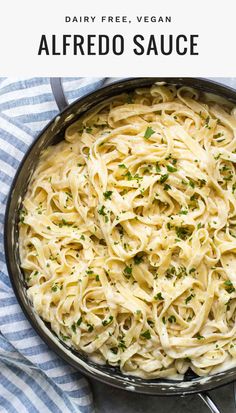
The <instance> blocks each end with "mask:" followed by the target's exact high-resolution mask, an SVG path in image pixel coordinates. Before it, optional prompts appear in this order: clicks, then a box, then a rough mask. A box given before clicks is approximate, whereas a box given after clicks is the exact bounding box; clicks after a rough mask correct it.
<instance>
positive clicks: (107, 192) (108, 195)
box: [103, 191, 113, 199]
mask: <svg viewBox="0 0 236 413" xmlns="http://www.w3.org/2000/svg"><path fill="white" fill-rule="evenodd" d="M112 193H113V191H106V192H103V196H104V198H105V199H111V196H112Z"/></svg>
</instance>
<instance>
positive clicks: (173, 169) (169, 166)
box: [166, 165, 177, 172]
mask: <svg viewBox="0 0 236 413" xmlns="http://www.w3.org/2000/svg"><path fill="white" fill-rule="evenodd" d="M166 169H167V171H168V172H176V171H177V168H175V167H174V166H172V165H167V167H166Z"/></svg>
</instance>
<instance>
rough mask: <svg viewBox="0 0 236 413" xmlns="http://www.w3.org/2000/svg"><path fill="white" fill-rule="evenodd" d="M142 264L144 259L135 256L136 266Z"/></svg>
mask: <svg viewBox="0 0 236 413" xmlns="http://www.w3.org/2000/svg"><path fill="white" fill-rule="evenodd" d="M141 262H143V257H142V256H141V255H135V256H134V263H135V264H136V265H139V264H140V263H141Z"/></svg>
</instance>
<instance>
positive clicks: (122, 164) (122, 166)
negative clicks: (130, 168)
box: [118, 163, 127, 169]
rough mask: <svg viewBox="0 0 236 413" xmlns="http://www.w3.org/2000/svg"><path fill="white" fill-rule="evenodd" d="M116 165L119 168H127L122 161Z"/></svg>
mask: <svg viewBox="0 0 236 413" xmlns="http://www.w3.org/2000/svg"><path fill="white" fill-rule="evenodd" d="M118 166H119V168H123V169H127V166H126V165H125V164H124V163H120V164H119V165H118Z"/></svg>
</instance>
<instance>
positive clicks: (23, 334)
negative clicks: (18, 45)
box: [0, 78, 104, 413]
mask: <svg viewBox="0 0 236 413" xmlns="http://www.w3.org/2000/svg"><path fill="white" fill-rule="evenodd" d="M103 82H104V79H103V78H90V79H88V78H65V79H64V80H63V85H64V88H65V91H66V95H67V97H68V100H69V102H71V101H73V100H74V99H75V98H78V97H79V96H81V95H83V94H85V93H87V92H89V91H91V90H94V89H96V88H97V87H99V86H100V85H102V83H103ZM57 113H58V109H57V106H56V103H55V101H54V98H53V96H52V93H51V89H50V84H49V79H48V78H33V79H24V80H23V79H21V80H19V79H7V78H4V79H0V412H10V413H19V412H20V413H26V412H27V413H28V412H30V413H49V412H53V413H60V412H63V413H69V412H70V413H75V412H76V413H78V412H82V413H91V412H93V411H94V410H93V404H92V396H91V393H90V389H89V386H88V383H87V381H86V380H85V379H84V378H83V377H82V376H81V375H80V373H78V372H76V371H75V370H74V369H73V368H72V367H70V366H69V365H67V364H66V363H65V362H63V361H62V360H61V359H60V358H58V357H57V356H56V354H54V353H53V352H52V351H50V350H49V349H48V347H47V345H46V344H44V342H43V341H42V340H41V339H40V337H39V336H38V335H37V334H36V333H35V331H34V330H33V329H32V327H31V325H30V324H29V322H28V321H27V320H26V318H25V316H24V314H23V313H22V311H21V308H20V306H19V305H18V303H17V300H16V298H15V296H14V293H13V290H12V287H11V284H10V281H9V277H8V274H7V270H6V265H5V258H4V249H3V222H4V213H5V207H6V200H7V195H8V192H9V188H10V184H11V181H12V178H13V176H14V174H15V172H16V169H17V167H18V165H19V163H20V161H21V159H22V157H23V155H24V153H25V152H26V150H27V148H28V146H29V145H30V144H31V142H32V141H33V139H34V138H35V137H36V136H37V133H38V132H39V131H40V130H41V129H42V128H43V127H44V126H45V125H46V124H47V122H48V121H49V120H50V119H51V118H52V117H53V116H55V115H56V114H57Z"/></svg>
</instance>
